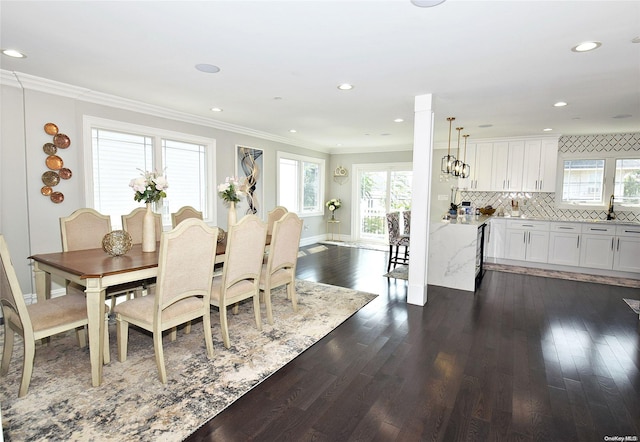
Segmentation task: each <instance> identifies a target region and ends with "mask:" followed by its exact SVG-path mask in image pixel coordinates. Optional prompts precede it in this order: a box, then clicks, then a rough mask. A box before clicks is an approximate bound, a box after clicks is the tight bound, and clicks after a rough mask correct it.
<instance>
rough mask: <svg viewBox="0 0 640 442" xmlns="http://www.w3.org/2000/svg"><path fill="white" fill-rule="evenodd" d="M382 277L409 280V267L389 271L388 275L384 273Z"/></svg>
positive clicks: (404, 266)
mask: <svg viewBox="0 0 640 442" xmlns="http://www.w3.org/2000/svg"><path fill="white" fill-rule="evenodd" d="M383 276H385V277H387V278H395V279H404V280H405V281H407V280H409V266H406V265H402V266H400V267H396V268H395V269H393V270H391V271H390V272H389V273H385V274H384V275H383Z"/></svg>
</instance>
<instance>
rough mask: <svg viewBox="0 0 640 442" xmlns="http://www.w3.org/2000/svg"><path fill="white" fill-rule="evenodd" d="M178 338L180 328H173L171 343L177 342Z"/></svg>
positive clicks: (170, 337) (170, 336)
mask: <svg viewBox="0 0 640 442" xmlns="http://www.w3.org/2000/svg"><path fill="white" fill-rule="evenodd" d="M177 337H178V327H173V328H172V329H171V331H170V332H169V339H170V340H171V342H173V341H175V340H176V338H177Z"/></svg>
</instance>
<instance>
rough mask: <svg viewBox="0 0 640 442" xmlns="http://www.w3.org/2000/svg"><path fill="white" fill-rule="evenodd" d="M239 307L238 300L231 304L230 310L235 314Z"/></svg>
mask: <svg viewBox="0 0 640 442" xmlns="http://www.w3.org/2000/svg"><path fill="white" fill-rule="evenodd" d="M239 307H240V303H239V302H236V303H235V304H233V309H232V310H231V313H233V314H234V315H237V314H238V311H239Z"/></svg>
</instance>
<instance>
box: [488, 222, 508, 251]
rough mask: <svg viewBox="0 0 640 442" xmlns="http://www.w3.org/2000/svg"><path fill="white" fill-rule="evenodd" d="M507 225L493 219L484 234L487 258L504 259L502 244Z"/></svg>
mask: <svg viewBox="0 0 640 442" xmlns="http://www.w3.org/2000/svg"><path fill="white" fill-rule="evenodd" d="M506 231H507V224H506V222H505V220H503V219H493V220H491V223H490V224H489V229H488V230H487V231H486V232H485V239H486V249H485V255H486V256H487V258H504V243H505V234H506Z"/></svg>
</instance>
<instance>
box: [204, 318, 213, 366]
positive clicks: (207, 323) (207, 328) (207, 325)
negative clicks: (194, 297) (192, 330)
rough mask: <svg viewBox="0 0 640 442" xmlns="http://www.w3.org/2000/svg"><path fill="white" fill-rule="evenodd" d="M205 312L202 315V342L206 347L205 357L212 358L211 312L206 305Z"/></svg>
mask: <svg viewBox="0 0 640 442" xmlns="http://www.w3.org/2000/svg"><path fill="white" fill-rule="evenodd" d="M205 310H206V311H205V313H204V315H203V316H202V329H203V331H204V343H205V345H206V347H207V357H208V358H209V359H211V358H213V338H212V337H211V313H210V312H209V306H206V308H205Z"/></svg>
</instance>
